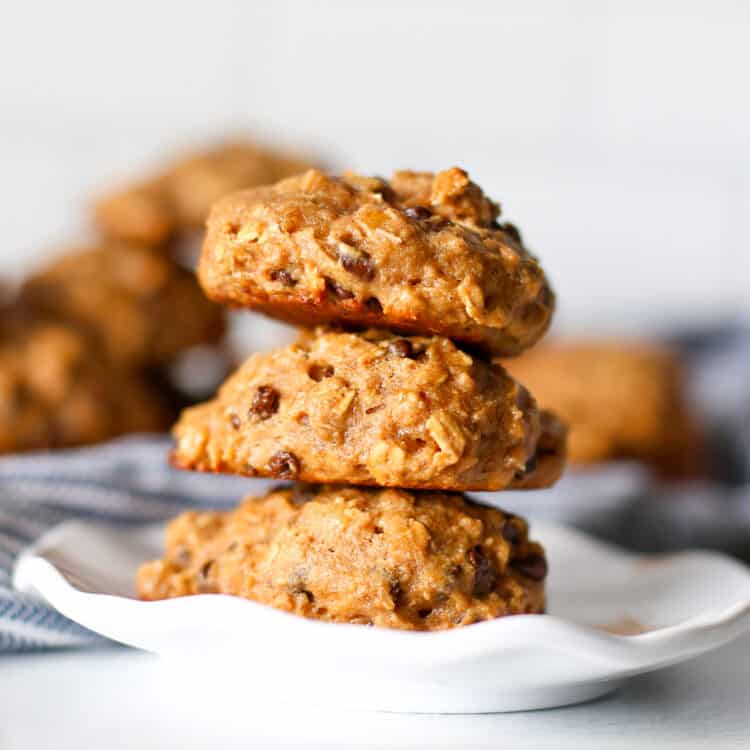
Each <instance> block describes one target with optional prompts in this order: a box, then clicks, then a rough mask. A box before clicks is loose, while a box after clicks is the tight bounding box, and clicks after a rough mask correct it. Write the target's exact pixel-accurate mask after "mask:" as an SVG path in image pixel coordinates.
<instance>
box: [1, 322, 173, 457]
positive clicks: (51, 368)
mask: <svg viewBox="0 0 750 750" xmlns="http://www.w3.org/2000/svg"><path fill="white" fill-rule="evenodd" d="M2 328H3V330H2V332H0V453H7V452H15V451H26V450H41V449H47V448H61V447H65V446H72V445H81V444H85V443H94V442H99V441H102V440H107V439H109V438H113V437H116V436H118V435H122V434H126V433H130V432H156V431H161V430H164V429H166V428H167V427H168V425H169V420H170V418H171V412H170V411H169V409H168V408H167V406H166V405H165V403H164V402H163V401H162V400H161V399H160V397H159V396H158V395H157V393H156V392H155V391H154V390H153V388H152V387H151V386H150V384H149V383H147V382H146V381H145V380H144V379H143V378H142V377H141V376H140V375H139V374H137V373H134V372H127V371H121V370H120V369H119V368H113V367H112V366H111V364H110V363H108V362H107V361H106V360H105V359H104V358H103V357H101V356H99V355H97V353H96V347H95V346H94V345H93V344H92V342H91V341H90V340H88V339H87V338H85V337H84V336H83V335H82V334H81V333H80V332H78V331H76V330H74V329H71V328H68V327H65V326H62V325H59V324H55V323H44V322H32V321H25V322H22V323H16V322H14V324H13V325H12V326H8V325H7V324H6V325H4V326H2Z"/></svg>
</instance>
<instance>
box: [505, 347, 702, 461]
mask: <svg viewBox="0 0 750 750" xmlns="http://www.w3.org/2000/svg"><path fill="white" fill-rule="evenodd" d="M502 364H503V366H504V367H506V368H507V369H508V371H509V372H510V373H511V374H512V375H513V376H514V377H516V378H518V379H519V380H520V381H521V382H522V383H523V384H524V385H526V386H528V387H529V388H530V389H531V390H532V391H533V393H534V395H535V396H536V398H537V399H538V401H539V403H540V405H541V406H543V407H545V408H547V407H548V408H550V409H553V410H554V411H555V412H556V413H558V414H559V415H560V416H561V417H562V418H563V419H565V420H566V421H567V422H568V423H569V425H570V437H569V441H568V458H569V459H570V461H571V463H575V464H592V463H598V462H602V461H608V460H612V459H640V460H643V461H646V462H649V463H651V464H653V465H654V466H656V467H657V468H662V469H663V470H664V471H665V472H666V473H677V474H682V473H691V472H692V471H695V470H696V468H698V467H699V466H702V464H703V459H702V458H701V457H700V454H701V453H702V450H701V448H700V443H701V440H700V437H699V429H698V426H697V421H696V419H695V417H694V416H693V415H692V414H691V411H690V408H689V404H688V402H687V396H686V393H685V384H684V372H683V368H682V365H681V363H680V360H679V357H678V356H677V354H676V353H675V352H673V351H671V350H669V349H668V348H666V347H664V346H659V345H656V344H648V343H645V342H625V341H619V342H618V341H580V342H571V343H563V342H559V343H556V344H550V345H546V346H543V347H540V348H538V349H535V350H533V351H530V352H527V353H525V354H524V355H523V356H522V357H519V358H516V359H510V360H507V361H505V360H503V362H502ZM691 467H692V469H691Z"/></svg>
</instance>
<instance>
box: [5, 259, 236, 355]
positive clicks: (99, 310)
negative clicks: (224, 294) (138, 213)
mask: <svg viewBox="0 0 750 750" xmlns="http://www.w3.org/2000/svg"><path fill="white" fill-rule="evenodd" d="M20 304H21V305H22V306H24V307H26V308H28V309H30V310H32V311H34V312H35V313H41V314H44V315H47V316H53V317H54V318H55V319H58V320H65V321H68V322H72V323H75V324H76V325H79V326H82V327H83V328H84V329H85V330H86V332H87V333H89V334H91V335H93V336H94V337H95V338H96V339H97V340H98V342H99V344H100V345H101V346H102V348H103V349H105V350H106V352H107V354H108V356H109V358H110V359H111V360H112V362H114V363H117V364H118V365H125V366H128V367H142V366H152V365H160V364H163V363H165V362H167V361H169V360H171V359H172V358H174V357H175V356H176V355H178V354H180V353H181V352H182V351H184V350H186V349H188V348H190V347H193V346H197V345H199V344H212V343H216V342H217V341H218V340H219V338H220V337H221V336H222V334H223V331H224V313H223V311H222V310H221V309H220V308H219V307H218V306H216V305H214V304H212V303H211V302H209V301H208V300H207V299H206V298H205V297H204V295H203V294H202V293H201V290H200V287H199V286H198V284H197V282H196V280H195V276H194V275H193V274H192V273H190V272H189V271H186V270H185V269H182V268H180V267H179V266H177V265H176V264H175V263H173V262H172V261H171V260H169V259H168V258H167V257H165V256H163V255H161V254H158V253H155V252H152V251H150V250H147V249H145V248H141V247H136V246H134V245H124V244H113V245H105V246H102V247H94V248H89V249H84V250H80V251H76V252H72V253H69V254H68V255H65V256H63V257H62V258H60V259H59V260H57V261H55V262H53V263H52V264H50V265H49V266H48V267H47V268H45V269H43V270H41V271H40V272H39V273H37V274H36V275H34V276H32V277H31V278H30V279H29V280H28V281H27V282H26V283H25V284H24V286H23V288H22V291H21V297H20Z"/></svg>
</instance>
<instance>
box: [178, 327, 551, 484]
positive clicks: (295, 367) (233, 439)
mask: <svg viewBox="0 0 750 750" xmlns="http://www.w3.org/2000/svg"><path fill="white" fill-rule="evenodd" d="M174 435H175V437H176V440H177V445H176V449H175V451H174V453H173V462H174V463H175V465H177V466H179V467H181V468H186V469H198V470H201V471H222V472H229V473H234V474H244V475H247V476H265V477H276V478H281V479H301V480H303V481H309V482H334V483H337V482H341V483H350V484H363V485H379V486H389V487H412V488H417V489H420V488H421V489H449V490H456V491H463V490H470V489H474V490H499V489H504V488H505V487H507V486H508V485H509V484H510V483H511V482H512V481H513V480H514V477H516V476H517V475H518V476H519V477H520V476H523V475H524V472H525V471H526V467H527V464H528V462H529V460H530V459H531V458H532V457H533V456H534V455H535V452H536V447H537V443H538V440H539V435H540V418H539V413H538V411H537V408H536V404H535V402H534V399H533V398H532V397H531V396H530V395H529V393H528V392H527V391H526V389H525V388H523V387H522V386H520V385H519V384H518V383H516V382H515V381H514V380H513V379H512V378H510V377H508V375H507V374H506V373H505V371H504V370H503V369H502V368H501V367H497V366H493V365H491V364H489V363H487V362H486V361H484V360H483V359H481V358H479V357H472V356H470V355H469V354H467V353H465V352H463V351H461V350H459V349H457V348H456V346H455V345H454V344H453V343H452V342H451V341H449V340H448V339H445V338H442V337H426V336H413V337H409V338H405V337H399V336H396V335H395V334H391V333H388V332H385V331H367V332H363V333H344V332H336V331H330V330H328V331H326V330H322V331H319V332H318V334H317V335H315V336H309V337H306V338H303V339H301V340H300V342H298V343H297V344H294V345H292V346H289V347H286V348H284V349H279V350H277V351H274V352H270V353H267V354H255V355H253V356H252V357H250V358H249V359H248V360H247V361H246V362H245V364H244V365H243V366H242V367H241V368H240V369H239V370H238V371H237V372H236V373H235V374H234V375H233V376H232V377H231V378H229V380H228V381H227V382H226V383H225V384H224V385H223V386H222V388H221V389H220V390H219V393H218V395H217V397H216V398H215V399H214V400H213V401H209V402H207V403H205V404H202V405H199V406H196V407H193V408H192V409H188V410H186V411H184V412H183V414H182V417H181V419H180V421H179V422H178V424H177V426H176V428H175V430H174ZM554 478H556V477H553V476H550V477H549V482H548V483H551V481H553V479H554Z"/></svg>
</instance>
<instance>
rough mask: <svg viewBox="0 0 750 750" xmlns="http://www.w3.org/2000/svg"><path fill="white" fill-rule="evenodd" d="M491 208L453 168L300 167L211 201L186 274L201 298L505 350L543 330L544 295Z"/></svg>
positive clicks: (307, 320) (304, 319)
mask: <svg viewBox="0 0 750 750" xmlns="http://www.w3.org/2000/svg"><path fill="white" fill-rule="evenodd" d="M498 214H499V207H498V206H497V205H496V204H494V203H492V202H491V201H490V200H489V199H488V198H486V197H485V196H484V194H483V193H482V191H481V190H480V189H479V188H478V187H477V186H476V185H475V184H474V183H472V182H470V181H469V179H468V176H467V175H466V173H465V172H463V171H462V170H460V169H457V168H454V169H449V170H447V171H445V172H440V173H438V174H436V175H432V174H428V173H414V172H397V173H396V174H394V175H393V177H392V178H391V180H390V182H387V181H385V180H381V179H376V178H364V177H359V176H357V175H351V174H349V175H345V176H344V177H341V178H335V177H328V176H326V175H323V174H321V173H320V172H318V171H315V170H311V171H309V172H307V173H305V174H304V175H301V176H298V177H292V178H289V179H287V180H283V181H282V182H280V183H278V184H276V185H274V186H272V187H264V188H258V189H255V190H248V191H243V192H239V193H235V194H231V195H229V196H226V197H225V198H223V199H221V200H220V201H219V202H218V203H216V204H215V205H214V208H213V209H212V211H211V214H210V217H209V220H208V225H207V226H208V232H207V236H206V240H205V242H204V246H203V254H202V257H201V263H200V269H199V276H200V278H201V283H202V284H203V287H204V289H205V290H206V292H207V294H208V295H209V296H210V297H211V298H212V299H215V300H217V301H219V302H222V303H226V304H230V305H233V306H236V307H250V308H255V309H258V310H261V311H263V312H266V313H268V314H270V315H274V316H276V317H279V318H282V319H285V320H288V321H291V322H294V323H298V324H301V325H312V324H315V323H326V322H331V321H337V322H340V321H346V322H348V323H350V324H352V325H357V326H362V327H364V326H373V327H385V328H390V329H394V330H397V331H399V332H404V333H407V332H412V333H420V334H427V333H432V334H438V335H443V336H447V337H449V338H452V339H454V340H456V341H461V342H465V343H467V344H470V345H473V346H476V347H480V348H483V349H485V350H486V351H489V352H491V353H493V354H497V355H512V354H516V353H518V352H519V351H521V350H523V349H525V348H527V347H529V346H531V345H532V344H533V343H534V342H535V341H537V339H539V337H540V336H541V335H542V334H543V333H544V332H545V330H546V329H547V326H548V325H549V322H550V319H551V316H552V312H553V308H554V296H553V294H552V292H551V290H550V287H549V285H548V283H547V280H546V278H545V276H544V273H543V271H542V269H541V267H540V266H539V264H538V263H537V261H536V260H535V259H534V258H533V257H532V256H531V255H530V254H529V253H528V252H527V251H526V250H525V249H524V248H523V246H522V244H521V241H520V237H519V235H518V232H517V230H515V228H513V227H512V226H510V225H505V226H501V225H500V224H498V223H497V217H498Z"/></svg>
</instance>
